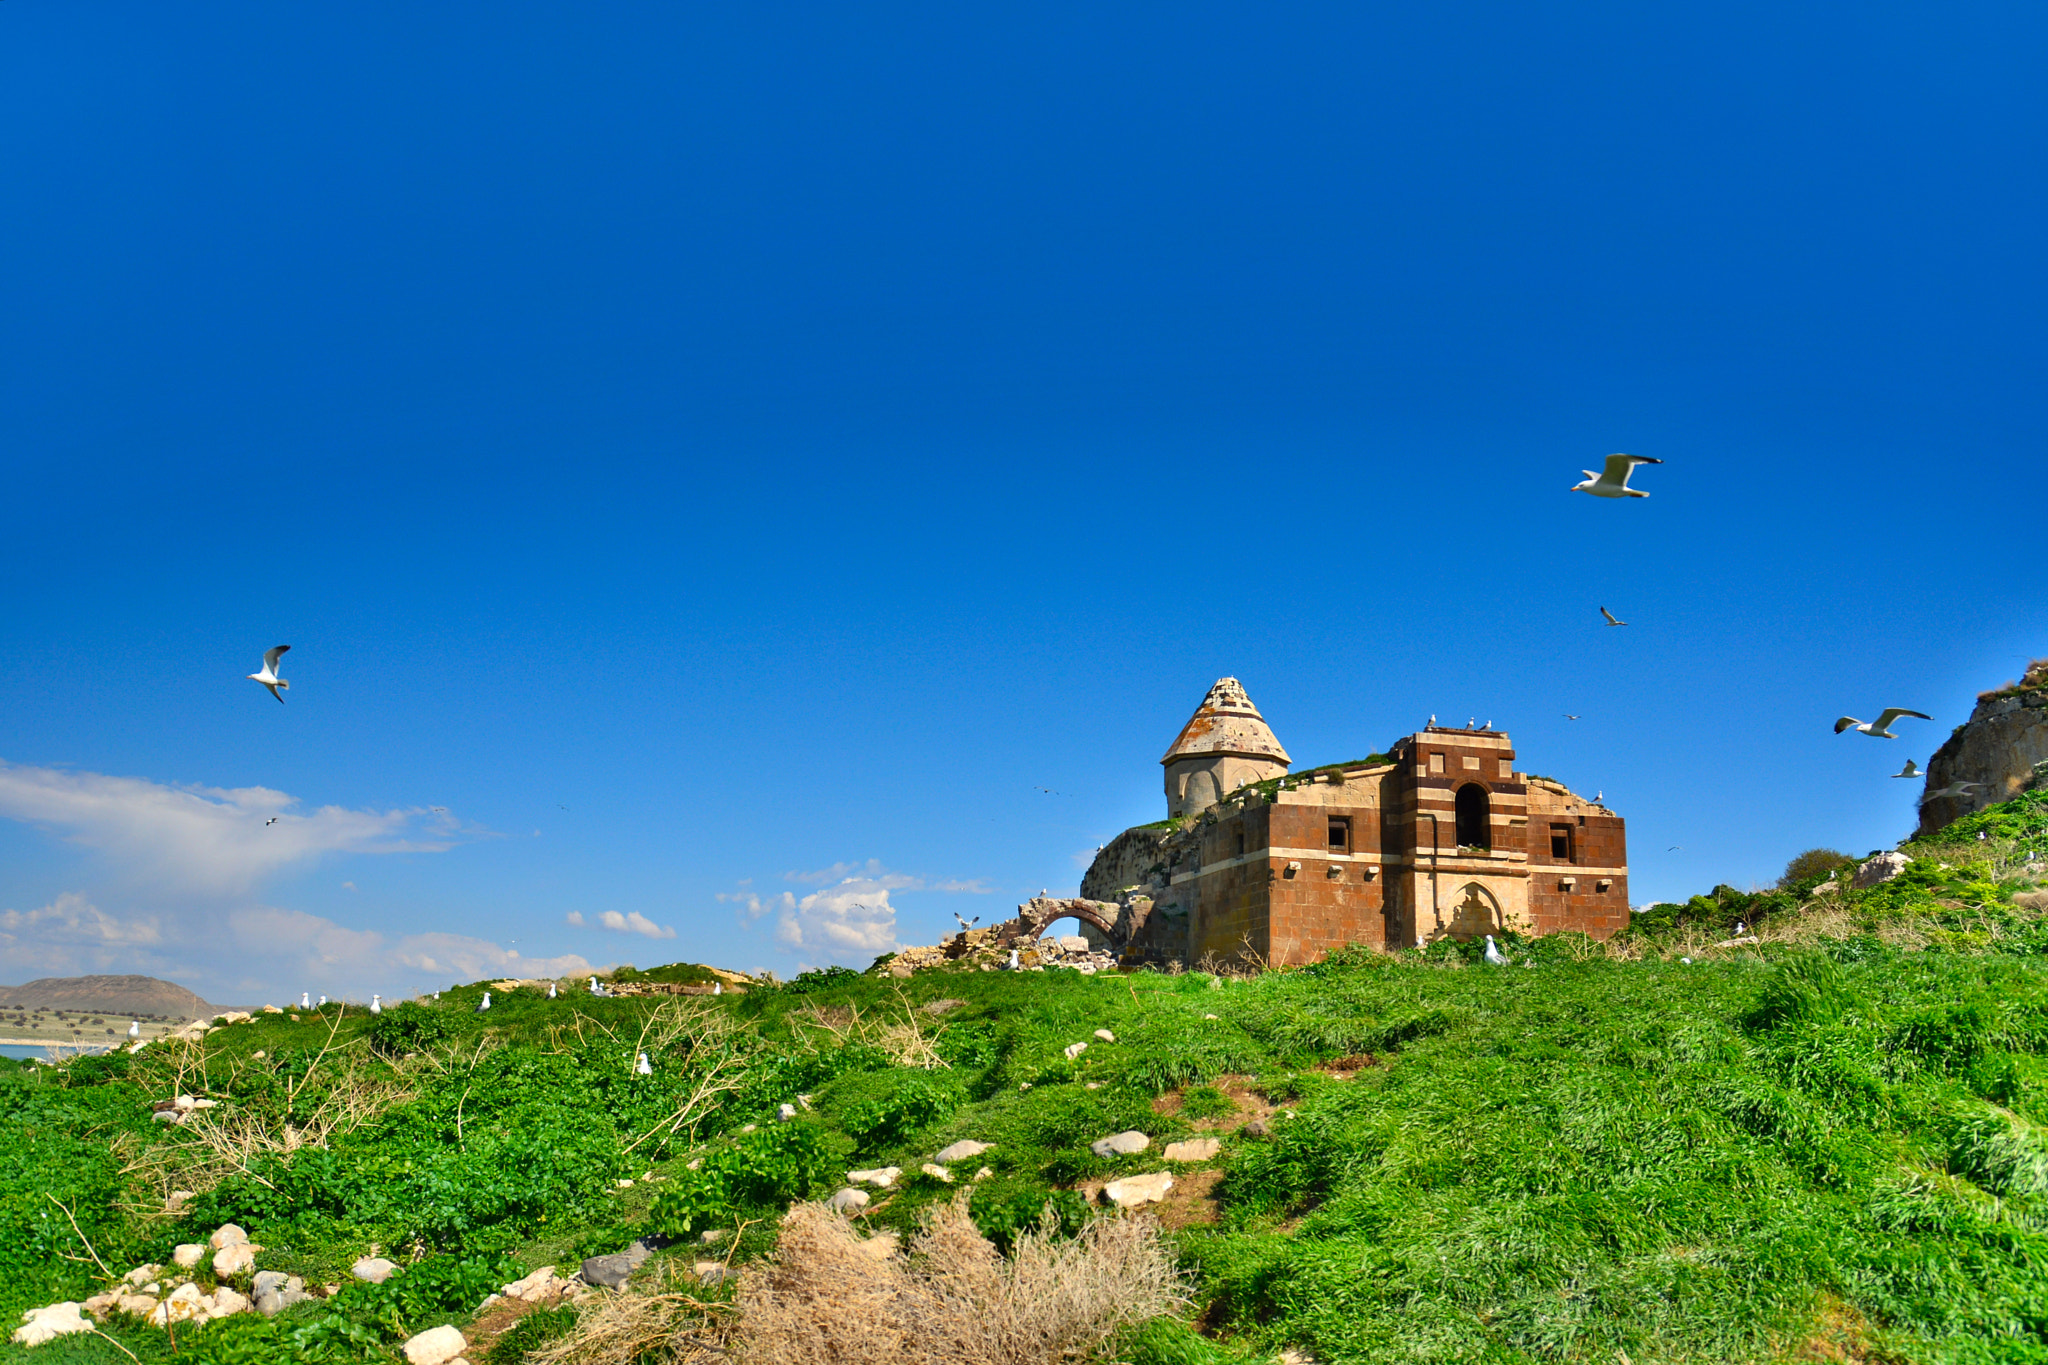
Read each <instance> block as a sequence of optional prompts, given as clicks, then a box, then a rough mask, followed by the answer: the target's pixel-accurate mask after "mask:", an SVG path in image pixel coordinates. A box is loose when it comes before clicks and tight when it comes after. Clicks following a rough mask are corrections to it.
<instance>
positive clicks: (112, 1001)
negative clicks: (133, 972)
mask: <svg viewBox="0 0 2048 1365" xmlns="http://www.w3.org/2000/svg"><path fill="white" fill-rule="evenodd" d="M0 1009H45V1010H85V1011H89V1012H91V1013H94V1014H123V1015H128V1016H130V1017H133V1016H136V1015H142V1014H155V1015H162V1016H165V1017H168V1018H172V1019H211V1018H212V1017H213V1016H214V1015H216V1014H218V1013H220V1011H219V1010H217V1009H216V1008H215V1007H214V1006H212V1005H209V1004H207V1003H206V1002H205V1001H204V1000H201V999H200V998H199V997H198V996H196V995H194V994H192V992H190V991H188V990H186V989H185V988H184V987H183V986H180V985H178V984H177V983H176V982H173V981H159V980H158V979H157V978H155V977H153V976H46V977H44V978H42V979H41V980H39V981H31V982H29V983H28V984H27V985H26V986H0Z"/></svg>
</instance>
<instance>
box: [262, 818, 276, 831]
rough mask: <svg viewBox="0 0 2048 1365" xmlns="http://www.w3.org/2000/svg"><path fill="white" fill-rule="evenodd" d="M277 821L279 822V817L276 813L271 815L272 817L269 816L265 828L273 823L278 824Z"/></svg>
mask: <svg viewBox="0 0 2048 1365" xmlns="http://www.w3.org/2000/svg"><path fill="white" fill-rule="evenodd" d="M276 823H277V817H276V816H275V815H273V816H271V817H270V818H269V819H268V820H265V821H264V822H263V828H265V829H269V828H270V827H271V826H272V825H274V824H276Z"/></svg>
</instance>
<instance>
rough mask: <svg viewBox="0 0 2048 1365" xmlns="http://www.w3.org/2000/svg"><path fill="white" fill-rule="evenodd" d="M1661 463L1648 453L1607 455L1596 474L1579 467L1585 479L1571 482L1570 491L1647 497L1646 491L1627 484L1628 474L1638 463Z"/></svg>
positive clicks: (1601, 496)
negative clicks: (1579, 481) (1604, 462)
mask: <svg viewBox="0 0 2048 1365" xmlns="http://www.w3.org/2000/svg"><path fill="white" fill-rule="evenodd" d="M1663 463H1664V462H1663V461H1662V460H1659V459H1654V458H1652V457H1651V456H1648V455H1609V456H1608V457H1607V463H1606V464H1604V465H1602V466H1601V469H1600V472H1599V473H1598V474H1595V473H1594V472H1593V471H1592V470H1590V469H1581V470H1580V471H1579V472H1580V473H1581V474H1584V475H1585V476H1586V481H1585V482H1584V483H1575V484H1573V485H1572V492H1574V493H1590V494H1592V495H1593V496H1594V497H1596V498H1647V497H1649V496H1650V495H1649V494H1648V493H1645V492H1643V491H1642V490H1641V489H1640V488H1630V487H1629V486H1628V476H1629V475H1631V474H1633V473H1635V472H1636V466H1637V465H1639V464H1663Z"/></svg>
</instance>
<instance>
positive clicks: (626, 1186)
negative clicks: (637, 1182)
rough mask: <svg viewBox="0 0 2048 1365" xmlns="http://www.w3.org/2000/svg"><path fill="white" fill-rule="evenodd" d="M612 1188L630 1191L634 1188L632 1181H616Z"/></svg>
mask: <svg viewBox="0 0 2048 1365" xmlns="http://www.w3.org/2000/svg"><path fill="white" fill-rule="evenodd" d="M612 1188H613V1189H615V1190H630V1189H632V1188H633V1182H632V1181H630V1180H614V1181H613V1182H612Z"/></svg>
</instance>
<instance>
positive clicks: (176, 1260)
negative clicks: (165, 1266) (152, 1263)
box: [171, 1242, 206, 1270]
mask: <svg viewBox="0 0 2048 1365" xmlns="http://www.w3.org/2000/svg"><path fill="white" fill-rule="evenodd" d="M205 1255H206V1248H205V1247H203V1246H201V1245H199V1243H197V1242H185V1243H182V1244H181V1245H180V1246H179V1247H178V1248H177V1249H176V1250H174V1251H173V1252H171V1264H172V1265H174V1266H176V1267H178V1269H180V1270H190V1269H192V1268H193V1267H194V1266H196V1265H198V1264H199V1261H200V1258H201V1257H203V1256H205Z"/></svg>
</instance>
